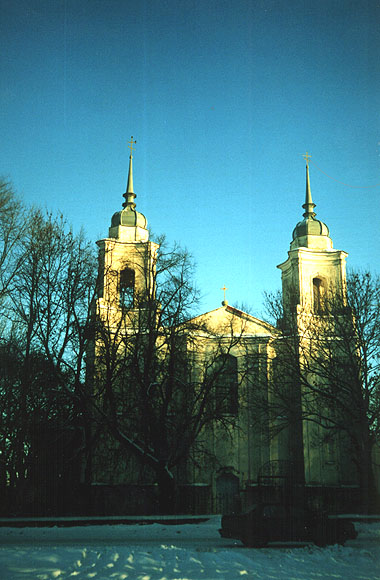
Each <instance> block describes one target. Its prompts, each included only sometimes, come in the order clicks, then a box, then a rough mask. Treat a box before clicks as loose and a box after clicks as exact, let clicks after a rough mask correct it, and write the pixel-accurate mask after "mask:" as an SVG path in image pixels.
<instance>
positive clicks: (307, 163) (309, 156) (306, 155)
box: [302, 151, 311, 167]
mask: <svg viewBox="0 0 380 580" xmlns="http://www.w3.org/2000/svg"><path fill="white" fill-rule="evenodd" d="M302 157H303V158H304V159H305V161H306V167H309V161H310V159H311V155H309V154H308V152H307V151H306V153H303V154H302Z"/></svg>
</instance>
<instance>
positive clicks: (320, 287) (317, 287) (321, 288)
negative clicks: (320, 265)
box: [313, 278, 325, 314]
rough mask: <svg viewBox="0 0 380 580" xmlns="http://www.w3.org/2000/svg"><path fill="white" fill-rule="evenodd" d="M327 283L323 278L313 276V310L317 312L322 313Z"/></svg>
mask: <svg viewBox="0 0 380 580" xmlns="http://www.w3.org/2000/svg"><path fill="white" fill-rule="evenodd" d="M324 294H325V285H324V282H323V280H321V278H313V310H314V312H315V314H322V312H323V310H324V308H323V300H324Z"/></svg>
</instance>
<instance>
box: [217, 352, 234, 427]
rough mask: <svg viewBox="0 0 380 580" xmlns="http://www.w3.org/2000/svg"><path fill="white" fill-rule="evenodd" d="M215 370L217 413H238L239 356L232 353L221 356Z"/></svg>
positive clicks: (221, 414)
mask: <svg viewBox="0 0 380 580" xmlns="http://www.w3.org/2000/svg"><path fill="white" fill-rule="evenodd" d="M214 372H215V375H214V376H215V411H216V415H219V416H223V415H237V413H238V375H237V358H236V357H234V356H232V355H230V354H225V355H221V356H219V357H218V358H217V359H216V361H215V365H214Z"/></svg>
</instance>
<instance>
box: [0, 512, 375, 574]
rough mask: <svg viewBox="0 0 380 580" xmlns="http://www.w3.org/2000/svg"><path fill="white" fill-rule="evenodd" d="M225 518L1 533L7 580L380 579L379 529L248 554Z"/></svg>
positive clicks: (0, 564)
mask: <svg viewBox="0 0 380 580" xmlns="http://www.w3.org/2000/svg"><path fill="white" fill-rule="evenodd" d="M219 525H220V517H218V516H215V517H212V518H210V519H209V520H208V521H207V522H205V523H197V524H185V525H161V524H150V525H148V524H147V525H104V526H82V527H70V528H57V527H54V528H0V579H1V580H29V579H30V580H50V579H58V580H63V579H68V578H70V579H71V580H84V579H86V580H89V579H95V580H108V579H113V580H125V579H128V580H175V579H176V580H187V579H188V580H201V579H205V580H223V579H228V580H230V579H231V580H234V579H238V578H239V579H240V580H245V578H246V579H247V580H250V579H255V580H261V579H273V580H277V579H287V580H320V579H327V578H329V579H331V580H340V579H341V580H377V579H379V580H380V523H371V524H364V523H356V524H355V526H356V529H357V530H358V531H359V535H358V537H357V539H356V540H350V541H349V542H347V544H346V545H345V546H344V547H342V546H330V547H328V548H317V547H316V546H314V545H299V546H298V545H294V544H293V545H283V544H282V545H280V544H277V545H276V544H273V545H270V546H269V547H268V548H264V549H261V550H260V549H252V548H245V547H243V546H242V544H241V543H240V542H237V541H236V542H235V541H233V540H226V539H222V538H220V537H219V534H218V527H219Z"/></svg>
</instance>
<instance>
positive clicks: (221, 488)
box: [216, 473, 240, 514]
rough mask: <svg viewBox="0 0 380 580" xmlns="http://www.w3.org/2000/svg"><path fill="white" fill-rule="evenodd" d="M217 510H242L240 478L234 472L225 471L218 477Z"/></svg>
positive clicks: (220, 511) (227, 511) (221, 511)
mask: <svg viewBox="0 0 380 580" xmlns="http://www.w3.org/2000/svg"><path fill="white" fill-rule="evenodd" d="M216 511H217V513H219V514H231V513H233V512H235V513H236V512H239V511H240V497H239V478H238V477H236V475H233V473H223V474H222V475H219V477H217V479H216Z"/></svg>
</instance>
